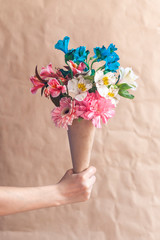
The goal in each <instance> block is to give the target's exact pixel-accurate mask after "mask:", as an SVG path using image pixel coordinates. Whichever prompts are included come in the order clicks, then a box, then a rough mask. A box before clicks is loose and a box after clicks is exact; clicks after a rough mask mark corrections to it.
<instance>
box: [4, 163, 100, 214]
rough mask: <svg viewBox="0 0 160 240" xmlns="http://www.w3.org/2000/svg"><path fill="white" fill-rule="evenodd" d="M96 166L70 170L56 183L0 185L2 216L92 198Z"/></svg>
mask: <svg viewBox="0 0 160 240" xmlns="http://www.w3.org/2000/svg"><path fill="white" fill-rule="evenodd" d="M95 173H96V168H95V167H89V168H88V169H87V170H85V171H83V172H81V173H78V174H74V173H73V170H72V169H70V170H68V171H67V172H66V173H65V175H64V176H63V178H62V179H61V180H60V181H59V182H58V183H57V184H55V185H49V186H43V187H25V188H20V187H0V216H4V215H9V214H14V213H18V212H25V211H30V210H35V209H40V208H48V207H56V206H60V205H65V204H71V203H76V202H84V201H86V200H88V199H89V198H90V195H91V191H92V187H93V184H94V183H95V181H96V177H95Z"/></svg>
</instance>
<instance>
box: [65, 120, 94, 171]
mask: <svg viewBox="0 0 160 240" xmlns="http://www.w3.org/2000/svg"><path fill="white" fill-rule="evenodd" d="M94 132H95V127H94V126H93V124H92V122H91V121H88V120H81V121H78V120H74V121H73V124H72V125H71V126H69V128H68V139H69V145H70V151H71V158H72V164H73V170H74V172H75V173H78V172H82V171H83V170H85V169H86V168H88V167H89V163H90V156H91V150H92V145H93V139H94Z"/></svg>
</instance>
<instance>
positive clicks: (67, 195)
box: [57, 167, 96, 205]
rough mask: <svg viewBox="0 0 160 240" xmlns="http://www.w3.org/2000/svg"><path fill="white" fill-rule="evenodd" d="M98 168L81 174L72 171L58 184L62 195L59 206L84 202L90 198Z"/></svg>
mask: <svg viewBox="0 0 160 240" xmlns="http://www.w3.org/2000/svg"><path fill="white" fill-rule="evenodd" d="M95 173H96V168H95V167H89V168H88V169H87V170H84V171H83V172H81V173H76V174H74V173H73V170H72V169H70V170H68V171H67V172H66V174H65V175H64V176H63V178H62V179H61V180H60V181H59V183H58V184H57V187H58V192H59V194H60V202H59V205H62V204H69V203H75V202H83V201H86V200H88V199H89V198H90V195H91V191H92V187H93V184H94V183H95V181H96V177H95V175H94V174H95Z"/></svg>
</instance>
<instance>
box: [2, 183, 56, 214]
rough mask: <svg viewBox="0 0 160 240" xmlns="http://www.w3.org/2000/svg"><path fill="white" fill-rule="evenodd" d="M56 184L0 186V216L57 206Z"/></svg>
mask: <svg viewBox="0 0 160 240" xmlns="http://www.w3.org/2000/svg"><path fill="white" fill-rule="evenodd" d="M59 201H60V196H59V192H58V188H57V185H50V186H44V187H26V188H18V187H0V216H3V215H8V214H13V213H17V212H24V211H29V210H34V209H39V208H46V207H53V206H58V205H59V204H60V203H59Z"/></svg>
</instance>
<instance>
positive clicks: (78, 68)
mask: <svg viewBox="0 0 160 240" xmlns="http://www.w3.org/2000/svg"><path fill="white" fill-rule="evenodd" d="M68 65H69V67H70V68H71V70H72V72H73V76H74V75H76V74H80V73H82V72H83V70H84V69H85V68H86V64H85V63H84V62H81V63H80V64H79V65H77V64H76V63H74V62H73V61H71V60H69V61H68Z"/></svg>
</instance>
